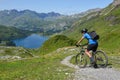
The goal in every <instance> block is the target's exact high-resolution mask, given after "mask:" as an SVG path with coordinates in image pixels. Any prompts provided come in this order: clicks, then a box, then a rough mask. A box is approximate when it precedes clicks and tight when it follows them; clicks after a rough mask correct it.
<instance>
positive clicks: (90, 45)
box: [87, 43, 98, 52]
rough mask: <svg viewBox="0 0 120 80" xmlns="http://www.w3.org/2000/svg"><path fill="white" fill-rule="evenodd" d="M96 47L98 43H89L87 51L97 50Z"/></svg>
mask: <svg viewBox="0 0 120 80" xmlns="http://www.w3.org/2000/svg"><path fill="white" fill-rule="evenodd" d="M97 48H98V43H97V44H89V45H88V46H87V50H88V51H90V50H92V51H93V52H95V51H96V50H97Z"/></svg>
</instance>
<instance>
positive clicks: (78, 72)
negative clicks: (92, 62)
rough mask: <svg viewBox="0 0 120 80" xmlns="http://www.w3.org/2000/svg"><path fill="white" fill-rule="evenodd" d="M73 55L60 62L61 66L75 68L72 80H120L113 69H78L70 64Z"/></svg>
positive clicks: (119, 74) (117, 72)
mask: <svg viewBox="0 0 120 80" xmlns="http://www.w3.org/2000/svg"><path fill="white" fill-rule="evenodd" d="M73 56H74V55H71V56H68V57H66V58H65V59H64V60H62V61H61V63H62V64H64V65H66V66H69V67H72V68H75V73H74V79H73V80H120V71H119V70H116V69H114V68H92V67H86V68H79V67H78V66H76V65H73V64H71V63H70V60H71V58H72V57H73Z"/></svg>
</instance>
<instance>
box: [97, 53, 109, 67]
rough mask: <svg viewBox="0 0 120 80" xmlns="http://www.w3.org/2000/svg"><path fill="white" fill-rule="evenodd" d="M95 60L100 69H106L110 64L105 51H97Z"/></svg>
mask: <svg viewBox="0 0 120 80" xmlns="http://www.w3.org/2000/svg"><path fill="white" fill-rule="evenodd" d="M95 60H96V63H97V65H98V67H106V66H107V64H108V57H107V55H106V54H105V52H103V51H96V53H95Z"/></svg>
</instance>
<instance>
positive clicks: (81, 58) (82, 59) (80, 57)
mask: <svg viewBox="0 0 120 80" xmlns="http://www.w3.org/2000/svg"><path fill="white" fill-rule="evenodd" d="M75 60H76V64H77V65H78V66H79V67H80V68H84V67H86V65H87V59H86V56H85V54H84V52H80V53H79V54H77V55H76V58H75Z"/></svg>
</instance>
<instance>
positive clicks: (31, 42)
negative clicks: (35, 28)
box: [13, 34, 48, 48]
mask: <svg viewBox="0 0 120 80" xmlns="http://www.w3.org/2000/svg"><path fill="white" fill-rule="evenodd" d="M47 39H48V37H47V36H41V35H38V34H32V35H30V36H28V37H26V38H22V39H16V40H13V42H14V43H15V44H16V46H21V47H24V48H39V47H41V45H42V44H43V43H44V42H45V41H46V40H47Z"/></svg>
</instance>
